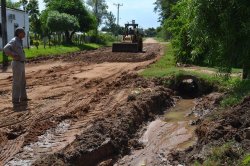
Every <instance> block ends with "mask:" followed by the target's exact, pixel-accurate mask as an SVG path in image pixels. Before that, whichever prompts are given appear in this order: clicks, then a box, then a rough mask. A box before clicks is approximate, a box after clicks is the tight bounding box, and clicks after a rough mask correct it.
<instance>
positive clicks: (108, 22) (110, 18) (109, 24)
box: [104, 12, 117, 32]
mask: <svg viewBox="0 0 250 166" xmlns="http://www.w3.org/2000/svg"><path fill="white" fill-rule="evenodd" d="M115 21H116V19H115V16H114V14H113V13H112V12H109V13H107V15H106V19H105V22H104V24H105V28H104V29H105V30H106V31H108V32H115V31H116V30H117V25H116V23H115Z"/></svg>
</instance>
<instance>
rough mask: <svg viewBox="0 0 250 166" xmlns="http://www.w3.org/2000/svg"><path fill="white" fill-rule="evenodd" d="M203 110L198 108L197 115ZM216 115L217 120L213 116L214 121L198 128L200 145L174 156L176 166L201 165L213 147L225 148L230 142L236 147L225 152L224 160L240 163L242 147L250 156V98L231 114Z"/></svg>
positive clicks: (171, 156)
mask: <svg viewBox="0 0 250 166" xmlns="http://www.w3.org/2000/svg"><path fill="white" fill-rule="evenodd" d="M215 96H216V95H215ZM217 96H218V95H217ZM219 98H220V97H219ZM210 99H211V98H210ZM217 99H218V98H217ZM214 102H216V99H215V100H213V101H212V103H214ZM207 103H208V101H207ZM210 103H211V101H210ZM204 105H206V106H205V107H204V108H208V104H204ZM210 108H211V105H210ZM200 110H201V106H199V107H198V112H200ZM203 115H204V114H202V116H203ZM215 115H216V117H215V116H214V117H213V119H212V120H211V118H210V119H207V120H204V121H203V122H202V123H201V124H200V125H199V126H198V127H197V129H196V134H197V136H198V141H197V144H196V145H195V146H193V147H190V148H189V149H187V150H186V151H185V152H173V153H172V154H171V155H170V156H169V159H170V160H171V161H172V163H173V164H174V165H175V164H176V165H177V164H178V163H182V164H183V163H186V164H191V163H193V162H194V161H199V162H200V163H202V162H203V161H204V160H205V159H206V158H207V156H208V155H209V154H210V152H211V149H210V147H218V146H222V145H223V144H224V143H227V142H235V143H234V145H235V147H234V148H233V149H231V150H230V149H229V150H228V151H227V152H225V155H226V156H225V158H226V157H229V158H230V159H231V160H233V158H235V159H236V160H237V159H239V155H240V154H237V152H236V151H237V149H238V148H239V147H240V148H242V150H243V151H244V153H249V152H250V118H249V117H250V96H249V97H247V98H245V100H244V101H243V102H242V103H241V104H239V105H237V106H235V107H233V108H232V109H231V110H229V111H225V112H223V113H215ZM209 149H210V150H209Z"/></svg>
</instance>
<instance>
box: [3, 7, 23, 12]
mask: <svg viewBox="0 0 250 166" xmlns="http://www.w3.org/2000/svg"><path fill="white" fill-rule="evenodd" d="M0 8H2V6H0ZM6 9H7V10H14V11H19V12H24V10H21V9H14V8H8V7H6Z"/></svg>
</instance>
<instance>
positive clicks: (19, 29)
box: [15, 27, 25, 36]
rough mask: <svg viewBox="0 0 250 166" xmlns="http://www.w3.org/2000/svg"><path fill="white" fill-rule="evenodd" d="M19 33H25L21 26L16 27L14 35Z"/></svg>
mask: <svg viewBox="0 0 250 166" xmlns="http://www.w3.org/2000/svg"><path fill="white" fill-rule="evenodd" d="M20 33H25V31H24V29H23V28H22V27H18V28H16V30H15V36H18V35H19V34H20Z"/></svg>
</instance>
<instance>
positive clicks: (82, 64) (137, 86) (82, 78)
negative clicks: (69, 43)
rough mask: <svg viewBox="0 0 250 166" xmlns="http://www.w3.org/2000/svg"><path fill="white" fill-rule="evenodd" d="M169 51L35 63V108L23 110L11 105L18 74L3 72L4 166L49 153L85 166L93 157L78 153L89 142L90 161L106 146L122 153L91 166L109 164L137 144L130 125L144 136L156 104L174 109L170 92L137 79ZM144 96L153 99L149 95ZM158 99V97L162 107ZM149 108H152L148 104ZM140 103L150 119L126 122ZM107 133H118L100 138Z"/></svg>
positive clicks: (0, 130)
mask: <svg viewBox="0 0 250 166" xmlns="http://www.w3.org/2000/svg"><path fill="white" fill-rule="evenodd" d="M161 51H162V48H161V46H160V45H159V44H145V45H144V52H143V53H129V54H128V53H112V52H111V48H101V49H98V50H95V51H83V52H78V53H73V54H68V55H64V56H58V57H56V58H53V57H46V58H38V59H36V60H32V61H30V62H28V63H27V65H26V78H27V93H28V96H29V98H31V101H30V102H29V103H28V105H27V106H23V107H21V108H19V109H18V110H15V111H13V108H12V104H11V81H12V73H11V70H10V69H9V70H8V71H7V72H4V73H1V74H0V86H1V89H0V97H1V98H0V161H1V165H25V164H26V165H30V164H32V163H35V162H39V161H38V159H40V158H41V157H44V156H45V157H46V155H45V154H52V156H53V157H52V158H57V160H56V161H58V162H59V161H60V162H62V163H75V164H77V163H79V162H80V161H84V159H83V158H84V157H86V156H88V155H86V156H84V157H83V158H82V157H81V155H79V154H78V153H83V150H84V149H80V147H81V146H83V145H84V143H83V142H82V141H83V140H85V139H89V142H87V145H86V146H85V150H86V151H85V153H87V152H88V153H89V154H92V153H94V152H93V151H95V148H96V147H99V148H96V151H100V147H102V146H103V145H106V144H107V146H108V145H110V146H111V145H112V146H115V144H117V146H118V145H119V146H121V148H116V150H115V151H112V152H110V153H109V152H105V153H106V154H105V155H103V154H102V153H101V152H99V153H100V154H99V157H95V159H93V160H88V161H89V164H90V165H91V164H93V163H95V164H97V163H98V162H100V161H103V160H105V159H106V158H107V157H108V156H107V154H109V155H110V156H112V155H113V154H116V153H117V151H120V150H124V148H122V144H121V145H120V143H121V142H122V141H124V140H125V141H126V140H127V141H128V140H129V139H128V138H126V137H129V134H127V133H126V132H128V130H132V129H131V128H128V127H127V126H126V125H131V124H130V123H135V125H134V127H133V128H134V130H136V129H137V128H138V126H139V125H140V124H141V123H143V121H144V120H145V119H147V118H149V117H151V116H152V115H146V114H149V113H148V112H150V111H152V110H151V108H150V107H152V106H153V105H155V104H156V103H158V104H159V103H161V105H162V106H163V105H170V102H171V101H170V97H169V92H168V91H163V90H159V88H157V87H155V86H152V85H151V84H152V83H149V82H147V81H145V80H144V79H142V78H140V77H138V76H137V75H135V74H134V73H136V72H137V71H139V70H140V69H142V68H145V67H146V66H147V65H149V64H151V63H153V62H154V61H155V60H156V59H157V58H158V57H159V56H160V55H161V54H162V53H161ZM151 87H152V88H151ZM133 93H135V94H136V96H140V97H138V99H135V100H134V99H133V98H134V97H132V100H131V102H128V96H129V95H131V94H132V96H133ZM137 93H140V94H137ZM144 93H145V94H147V95H145V96H143V95H144ZM150 96H151V97H152V96H153V97H155V99H154V100H155V101H154V102H151V101H152V99H151V98H148V97H150ZM149 101H150V102H151V103H147V102H149ZM134 102H137V105H145V106H146V107H149V108H148V109H144V110H143V111H142V112H141V114H143V112H144V113H145V116H142V115H141V116H139V115H137V116H136V115H133V117H134V118H139V119H141V120H137V121H136V122H134V121H131V122H126V121H128V118H129V117H128V116H129V115H130V114H132V113H131V111H132V112H133V111H134V107H135V106H134V105H135V103H134ZM145 102H146V103H145ZM156 108H157V106H156ZM118 110H119V111H118ZM123 110H127V112H126V111H125V112H124V111H123ZM127 114H129V115H127ZM150 114H151V113H150ZM119 116H121V117H119ZM130 116H131V115H130ZM104 117H106V119H104ZM115 117H116V118H115ZM117 117H119V118H117ZM131 118H132V117H131ZM123 121H125V122H126V123H124V124H123V123H122V122H123ZM116 123H118V124H116ZM119 123H122V125H121V124H119ZM136 123H138V125H136ZM112 125H113V126H112ZM100 126H102V127H100ZM104 126H105V127H104ZM115 126H116V127H115ZM104 129H105V130H114V131H109V132H108V131H107V133H105V134H106V135H107V136H104V135H103V136H101V135H100V133H99V132H100V131H101V130H104ZM98 131H99V132H98ZM125 131H126V132H125ZM123 132H124V133H123ZM132 133H133V132H131V134H132ZM116 134H117V135H116ZM122 134H123V135H122ZM86 135H88V137H87V136H86ZM108 135H109V136H108ZM112 135H113V136H112ZM121 136H123V137H124V139H122V138H121ZM85 137H86V138H85ZM97 138H99V139H98V140H96V141H94V140H95V139H97ZM115 139H117V141H114V140H115ZM110 142H112V144H111V143H110ZM105 143H106V144H105ZM78 144H79V146H78ZM123 144H124V143H123ZM72 147H74V148H75V150H72V149H71V148H72ZM124 147H125V146H124ZM91 149H92V150H91ZM59 152H60V153H64V154H65V156H64V157H63V159H62V158H60V157H58V154H59ZM54 154H55V155H54ZM117 154H119V153H117ZM55 156H56V157H55ZM49 157H51V156H49ZM75 159H77V160H75ZM61 160H62V161H61ZM47 161H48V162H50V161H54V160H53V159H51V160H47ZM40 164H41V163H40ZM40 164H39V165H40ZM47 164H48V163H47ZM86 165H87V164H86Z"/></svg>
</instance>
